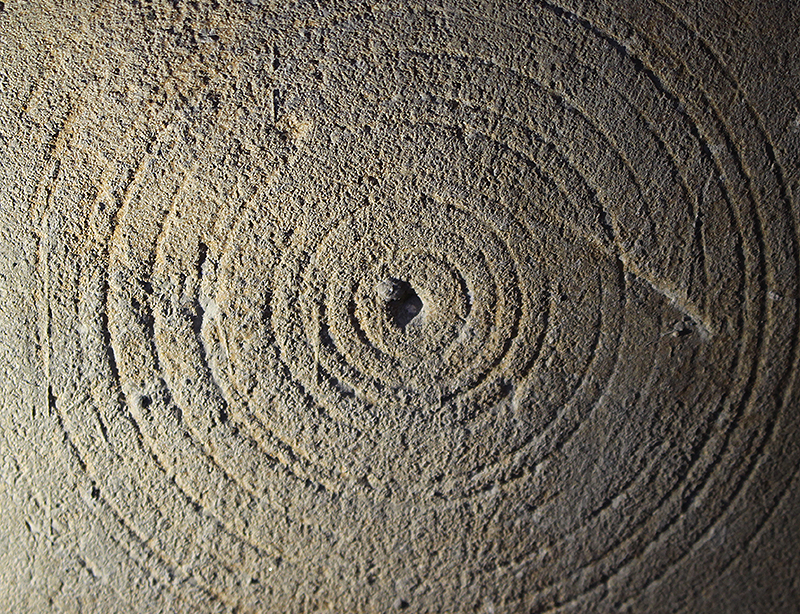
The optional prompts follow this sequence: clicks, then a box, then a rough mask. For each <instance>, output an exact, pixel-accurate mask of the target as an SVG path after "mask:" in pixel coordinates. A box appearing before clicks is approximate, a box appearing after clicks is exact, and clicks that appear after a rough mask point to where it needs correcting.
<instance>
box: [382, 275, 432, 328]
mask: <svg viewBox="0 0 800 614" xmlns="http://www.w3.org/2000/svg"><path fill="white" fill-rule="evenodd" d="M376 289H377V291H378V295H379V296H380V297H381V299H383V301H384V302H385V303H386V313H387V315H388V316H389V320H390V321H391V322H392V324H394V325H395V326H398V327H399V328H405V327H406V326H407V325H408V324H409V322H411V320H413V319H414V318H415V317H417V315H418V314H419V312H420V311H422V299H420V298H419V296H417V293H416V292H414V288H412V287H411V284H409V283H408V282H407V281H403V280H402V279H394V278H393V277H390V278H388V279H384V280H383V281H382V282H381V283H379V284H378V287H377V288H376Z"/></svg>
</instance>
